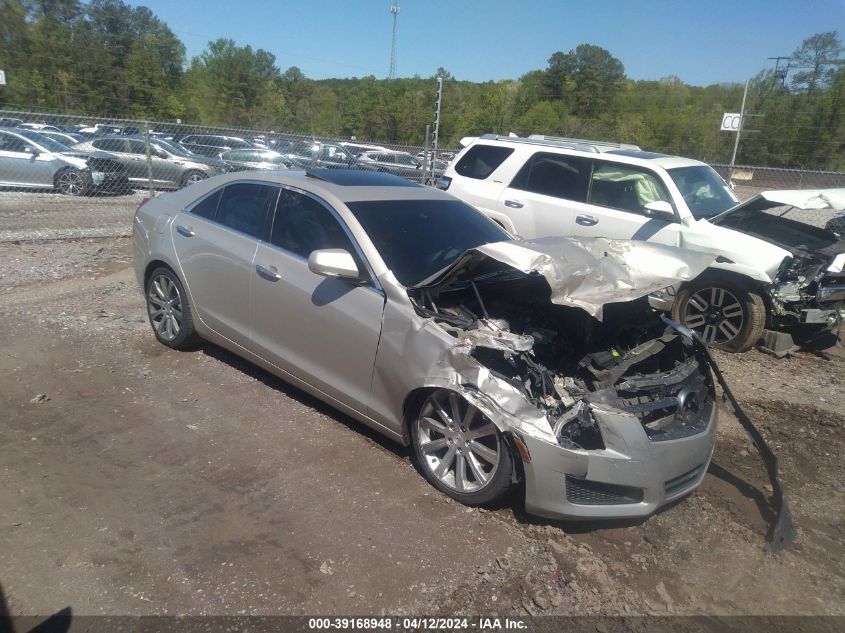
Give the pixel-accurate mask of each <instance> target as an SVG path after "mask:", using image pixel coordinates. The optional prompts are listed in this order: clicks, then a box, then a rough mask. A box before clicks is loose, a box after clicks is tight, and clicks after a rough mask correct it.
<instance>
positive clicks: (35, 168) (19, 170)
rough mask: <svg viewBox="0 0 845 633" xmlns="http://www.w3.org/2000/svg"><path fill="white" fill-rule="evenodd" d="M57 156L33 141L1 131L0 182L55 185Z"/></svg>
mask: <svg viewBox="0 0 845 633" xmlns="http://www.w3.org/2000/svg"><path fill="white" fill-rule="evenodd" d="M57 169H58V166H57V161H56V157H55V156H54V155H53V154H52V153H50V152H47V151H44V150H43V149H40V148H38V147H36V146H35V145H34V144H33V143H31V142H29V141H27V140H25V139H23V138H21V137H19V136H17V135H16V134H9V133H6V132H0V182H6V183H9V184H21V185H28V186H44V187H52V186H53V175H54V174H55V173H56V171H57Z"/></svg>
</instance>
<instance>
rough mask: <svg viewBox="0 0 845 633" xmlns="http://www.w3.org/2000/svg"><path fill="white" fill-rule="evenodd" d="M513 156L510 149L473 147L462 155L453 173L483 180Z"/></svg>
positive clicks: (486, 146) (484, 146)
mask: <svg viewBox="0 0 845 633" xmlns="http://www.w3.org/2000/svg"><path fill="white" fill-rule="evenodd" d="M511 154H513V148H512V147H498V146H497V145H478V144H476V145H473V146H472V147H470V148H469V150H468V151H467V153H466V154H464V155H463V157H462V158H461V160H459V161H458V164H457V165H455V171H456V172H458V174H459V175H461V176H466V177H467V178H475V179H477V180H484V179H485V178H487V176H489V175H490V174H492V173H493V172H494V171H496V168H497V167H498V166H499V165H501V164H502V163H503V162H505V159H506V158H507V157H508V156H510V155H511Z"/></svg>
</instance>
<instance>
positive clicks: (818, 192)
mask: <svg viewBox="0 0 845 633" xmlns="http://www.w3.org/2000/svg"><path fill="white" fill-rule="evenodd" d="M775 207H790V208H789V209H787V210H786V211H785V212H784V213H782V214H779V215H775V214H772V213H767V212H766V211H767V210H768V209H773V208H775ZM795 209H799V210H802V211H830V212H831V213H833V212H837V211H842V210H844V209H845V189H781V190H773V191H764V192H762V193H759V194H757V195H756V196H754V197H753V198H750V199H748V200H746V201H745V202H741V203H739V204H738V205H736V206H734V207H731V208H730V209H728V210H727V211H724V212H722V213H720V214H719V215H717V216H715V217H713V218H710V219H709V220H708V221H709V222H710V223H711V224H715V225H717V226H723V227H726V228H729V229H734V230H737V231H741V232H743V233H746V234H748V235H752V236H754V237H757V238H759V239H762V240H764V241H766V242H769V243H770V244H775V245H776V246H780V247H781V248H784V249H786V250H788V251H790V252H791V253H792V254H793V255H808V254H823V255H837V254H839V253H842V252H845V241H841V240H839V238H838V237H837V236H836V235H835V234H834V233H833V232H832V231H830V230H828V229H826V228H821V227H818V226H813V225H812V224H807V223H806V222H802V221H800V220H798V219H792V218H791V217H789V212H790V211H792V210H795Z"/></svg>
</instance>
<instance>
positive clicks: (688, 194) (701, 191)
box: [667, 165, 739, 220]
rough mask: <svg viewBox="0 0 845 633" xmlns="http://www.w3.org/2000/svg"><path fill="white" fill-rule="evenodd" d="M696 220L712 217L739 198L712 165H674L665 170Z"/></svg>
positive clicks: (734, 203) (732, 204)
mask: <svg viewBox="0 0 845 633" xmlns="http://www.w3.org/2000/svg"><path fill="white" fill-rule="evenodd" d="M667 171H668V172H669V176H671V177H672V180H673V181H675V184H676V185H677V186H678V189H680V190H681V195H682V196H683V197H684V200H685V201H686V203H687V206H688V207H689V210H690V211H691V212H692V215H693V217H694V218H695V219H696V220H701V219H703V218H712V217H713V216H714V215H719V214H720V213H721V212H722V211H726V210H727V209H730V208H731V207H732V206H734V205H736V204H737V203H738V202H739V200H737V197H736V196H735V195H734V193H733V191H731V188H730V187H729V186H728V185H727V184H726V183H725V181H724V180H722V178H721V177H720V176H719V174H717V173H716V172H715V171H714V170H713V168H712V167H708V166H707V165H696V166H694V167H676V168H675V169H669V170H667Z"/></svg>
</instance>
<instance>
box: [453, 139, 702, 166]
mask: <svg viewBox="0 0 845 633" xmlns="http://www.w3.org/2000/svg"><path fill="white" fill-rule="evenodd" d="M463 140H469V138H467V139H463ZM474 145H499V146H504V147H522V148H528V149H529V150H530V151H532V152H534V151H547V152H560V153H561V154H571V153H575V154H576V155H578V156H589V157H591V158H620V159H622V160H621V161H620V162H625V163H628V164H639V165H643V166H649V167H650V166H655V165H656V166H658V167H662V168H663V169H673V168H676V167H694V166H700V165H706V164H707V163H703V162H701V161H699V160H695V159H693V158H685V157H683V156H671V155H669V154H659V153H656V152H646V151H643V150H642V149H640V148H639V147H637V146H636V145H625V144H622V143H607V142H603V141H589V140H583V139H565V138H557V137H541V136H530V137H527V138H522V137H508V136H498V135H494V134H485V135H483V136H480V137H477V138H475V139H473V140H472V141H470V144H469V145H468V146H467V147H472V146H474Z"/></svg>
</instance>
